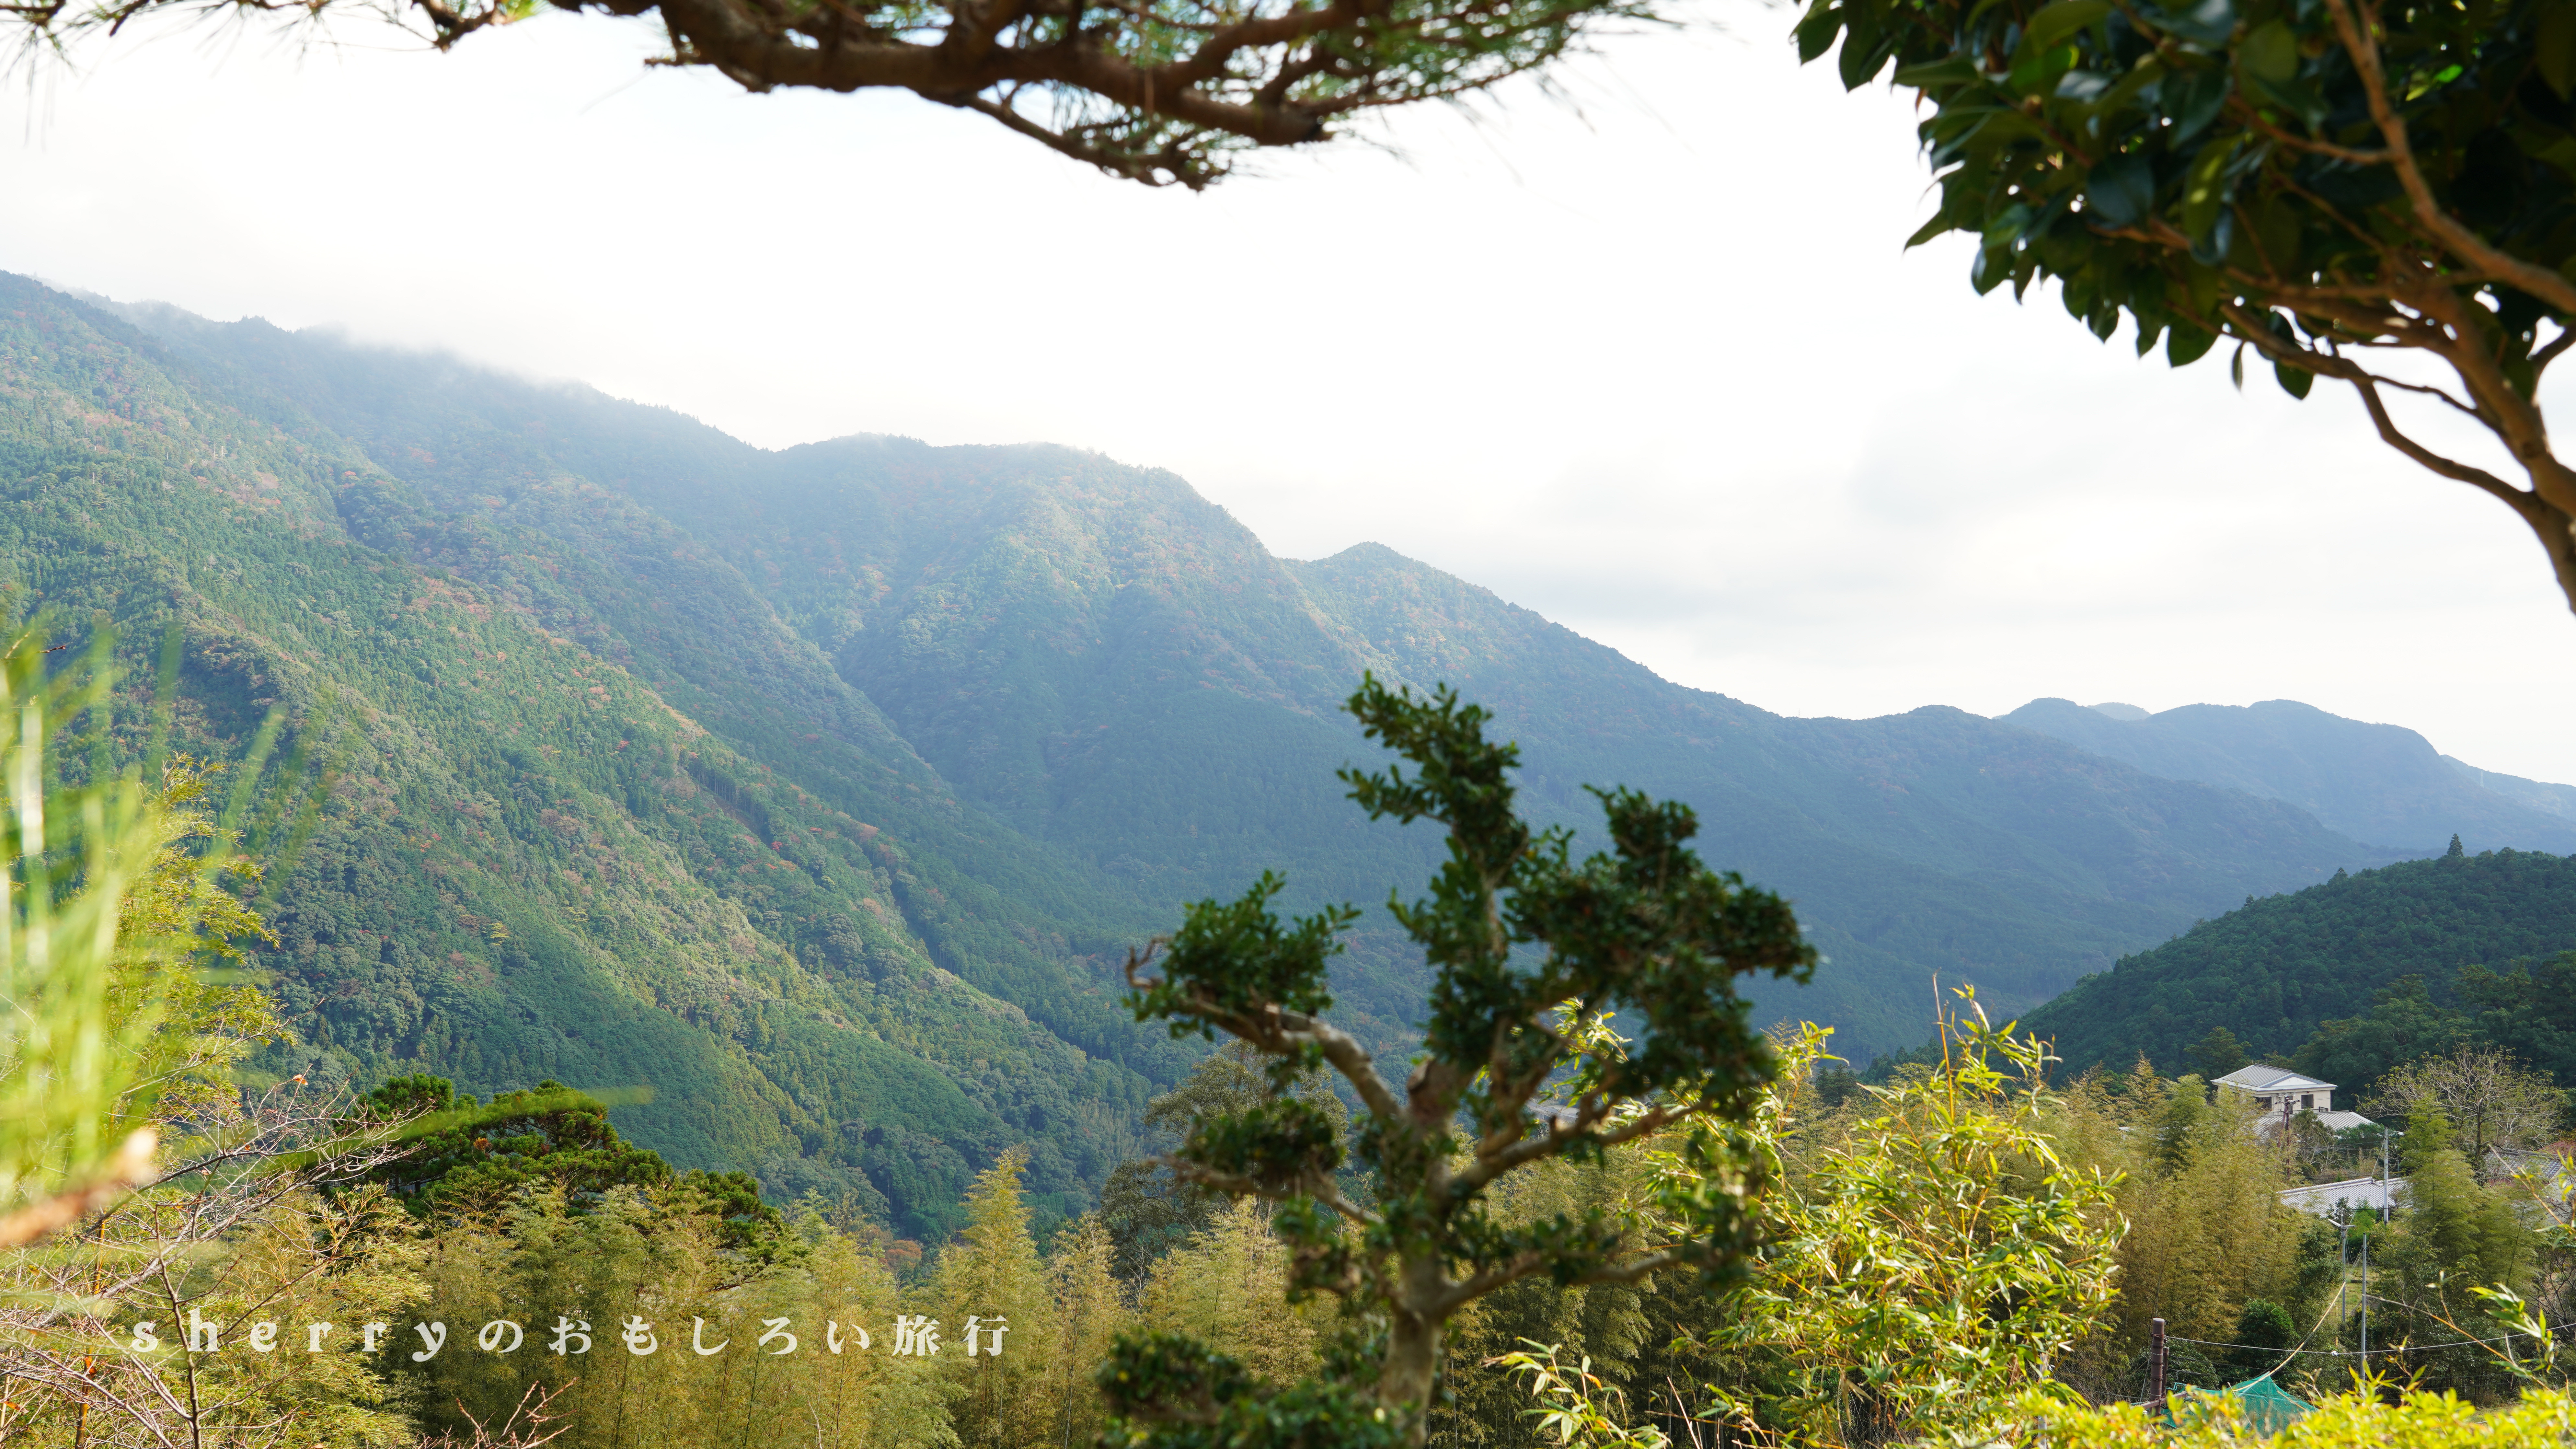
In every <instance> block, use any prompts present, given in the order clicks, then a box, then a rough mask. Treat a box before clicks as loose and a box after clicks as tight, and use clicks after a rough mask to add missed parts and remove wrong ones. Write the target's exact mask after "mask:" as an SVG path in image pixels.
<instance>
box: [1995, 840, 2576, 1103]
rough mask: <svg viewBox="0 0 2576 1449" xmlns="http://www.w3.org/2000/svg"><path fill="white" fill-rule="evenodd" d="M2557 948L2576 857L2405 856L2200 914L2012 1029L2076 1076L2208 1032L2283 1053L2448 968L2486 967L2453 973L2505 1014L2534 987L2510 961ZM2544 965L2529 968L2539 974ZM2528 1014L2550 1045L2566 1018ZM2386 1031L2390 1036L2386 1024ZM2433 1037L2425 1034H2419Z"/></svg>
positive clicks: (2435, 980) (2540, 990)
mask: <svg viewBox="0 0 2576 1449" xmlns="http://www.w3.org/2000/svg"><path fill="white" fill-rule="evenodd" d="M2570 948H2576V857H2566V856H2556V855H2543V854H2540V853H2538V852H2535V851H2517V850H2499V851H2491V852H2482V853H2480V854H2477V855H2473V856H2467V857H2464V858H2460V859H2452V860H2424V861H2408V862H2402V863H2400V864H2396V865H2390V866H2383V867H2381V868H2379V869H2377V870H2366V871H2360V872H2356V873H2354V874H2351V875H2349V876H2347V877H2345V878H2344V879H2341V880H2336V881H2330V882H2328V883H2327V884H2325V885H2321V886H2312V887H2310V888H2308V889H2306V890H2303V891H2299V892H2297V893H2295V894H2292V895H2283V896H2273V897H2269V898H2267V899H2263V900H2258V901H2255V902H2253V903H2252V904H2250V905H2247V906H2245V907H2243V908H2241V909H2239V910H2235V911H2231V912H2229V913H2227V914H2226V915H2224V916H2221V917H2219V918H2218V919H2216V920H2211V921H2204V922H2202V923H2201V924H2199V925H2197V926H2195V927H2193V928H2192V929H2191V930H2190V931H2188V932H2186V933H2184V934H2183V935H2182V936H2180V937H2177V938H2176V939H2174V940H2172V941H2170V942H2167V943H2166V944H2164V945H2162V946H2159V947H2157V948H2156V949H2155V950H2152V951H2148V952H2144V953H2142V954H2139V955H2136V956H2132V957H2128V958H2126V959H2124V960H2122V961H2121V962H2120V963H2119V964H2118V965H2117V966H2116V967H2115V968H2113V969H2112V970H2110V971H2108V972H2104V973H2102V974H2100V975H2096V976H2088V977H2086V978H2085V979H2083V980H2082V981H2080V982H2078V983H2076V985H2075V986H2074V987H2073V989H2071V990H2069V991H2067V992H2066V993H2065V994H2064V995H2063V996H2060V997H2058V998H2057V999H2056V1000H2054V1001H2051V1002H2049V1003H2048V1004H2047V1005H2046V1006H2044V1007H2042V1008H2040V1009H2039V1010H2037V1011H2034V1012H2032V1013H2031V1014H2030V1016H2029V1018H2028V1023H2027V1024H2028V1026H2029V1028H2030V1029H2031V1030H2034V1031H2037V1032H2039V1033H2041V1034H2042V1035H2045V1036H2052V1037H2054V1038H2055V1039H2056V1042H2057V1052H2058V1055H2059V1056H2061V1057H2063V1058H2065V1060H2066V1064H2067V1069H2068V1070H2070V1071H2077V1072H2080V1071H2083V1070H2084V1069H2086V1068H2087V1067H2091V1066H2094V1065H2097V1064H2100V1065H2104V1066H2108V1067H2110V1068H2112V1069H2114V1070H2118V1069H2125V1068H2126V1067H2127V1066H2128V1065H2129V1064H2130V1063H2131V1062H2133V1061H2135V1060H2136V1059H2137V1056H2138V1054H2139V1053H2140V1052H2144V1053H2145V1054H2146V1055H2147V1056H2148V1058H2149V1059H2150V1060H2153V1061H2156V1062H2161V1063H2169V1064H2173V1065H2180V1064H2182V1063H2183V1062H2184V1061H2185V1059H2186V1053H2187V1052H2189V1050H2190V1049H2191V1047H2192V1045H2193V1044H2194V1043H2195V1042H2198V1041H2200V1040H2202V1039H2203V1038H2205V1037H2207V1036H2208V1034H2209V1033H2210V1031H2211V1030H2212V1029H2214V1028H2220V1027H2224V1028H2225V1029H2227V1030H2228V1031H2230V1032H2232V1033H2234V1034H2235V1035H2236V1036H2237V1037H2238V1038H2239V1040H2240V1042H2241V1044H2242V1045H2243V1047H2244V1048H2245V1050H2246V1051H2247V1052H2248V1053H2249V1054H2251V1055H2254V1056H2256V1057H2262V1058H2266V1059H2271V1060H2283V1059H2286V1058H2287V1057H2288V1056H2289V1055H2290V1054H2291V1053H2293V1052H2297V1051H2300V1050H2301V1049H2302V1048H2303V1047H2304V1046H2305V1045H2306V1044H2307V1042H2308V1039H2309V1037H2310V1036H2311V1035H2313V1034H2315V1033H2316V1032H2317V1031H2318V1029H2319V1028H2320V1027H2321V1026H2323V1025H2324V1024H2325V1023H2327V1022H2329V1021H2337V1020H2339V1019H2345V1018H2360V1017H2365V1016H2368V1015H2370V1014H2371V1013H2372V1012H2374V1011H2375V1010H2377V1009H2378V1008H2376V1007H2374V1005H2373V1002H2374V999H2375V998H2376V997H2377V995H2378V993H2380V992H2381V991H2382V990H2384V989H2389V988H2395V987H2398V983H2399V981H2400V978H2402V977H2407V976H2417V977H2421V978H2423V980H2424V981H2425V982H2426V983H2431V984H2434V985H2436V986H2439V987H2441V988H2442V989H2444V990H2447V989H2448V988H2449V985H2450V983H2451V982H2452V981H2453V980H2454V979H2455V977H2456V976H2457V973H2459V972H2460V971H2461V970H2462V969H2463V968H2466V967H2471V966H2476V965H2479V964H2481V963H2483V964H2486V965H2488V966H2491V967H2499V968H2501V971H2500V973H2499V972H2488V973H2484V974H2480V975H2477V976H2475V977H2472V978H2468V979H2473V980H2475V981H2477V982H2478V983H2479V986H2478V989H2479V990H2481V991H2483V992H2488V993H2491V995H2490V997H2489V998H2488V999H2491V1000H2495V1001H2497V1002H2499V1003H2501V1004H2500V1005H2499V1006H2497V1007H2495V1008H2493V1009H2496V1010H2500V1011H2504V1012H2506V1013H2507V1014H2508V1015H2510V1014H2511V1013H2512V1012H2513V1011H2515V1010H2516V1009H2518V1004H2519V1003H2521V1002H2524V1001H2526V1000H2537V999H2539V998H2541V997H2543V996H2544V995H2545V994H2546V987H2545V986H2544V985H2543V984H2542V983H2541V982H2539V981H2534V980H2532V979H2531V977H2530V975H2529V972H2528V969H2527V968H2524V976H2523V978H2522V979H2521V981H2520V982H2516V981H2515V980H2514V978H2513V976H2512V972H2513V970H2514V969H2516V968H2514V967H2513V965H2512V963H2515V962H2521V961H2531V960H2546V959H2548V958H2551V957H2554V956H2556V955H2557V954H2558V953H2560V952H2562V951H2566V950H2569V949H2570ZM2555 969H2556V968H2555V967H2554V966H2553V967H2550V968H2545V971H2544V975H2545V974H2546V972H2547V971H2554V970H2555ZM2546 979H2548V980H2556V979H2558V978H2557V977H2555V976H2547V978H2546ZM2400 990H2401V994H2402V993H2403V992H2404V991H2407V990H2412V988H2400ZM2493 993H2500V994H2493ZM2543 1007H2544V1009H2543V1012H2542V1013H2541V1014H2540V1015H2539V1017H2538V1018H2537V1020H2538V1021H2539V1022H2540V1023H2542V1024H2541V1025H2539V1026H2535V1027H2534V1028H2532V1031H2533V1032H2534V1035H2533V1036H2532V1038H2531V1041H2532V1042H2533V1044H2535V1045H2538V1044H2546V1043H2554V1042H2556V1041H2557V1040H2558V1038H2557V1037H2555V1036H2551V1035H2545V1034H2544V1033H2547V1032H2555V1031H2559V1030H2563V1028H2561V1027H2557V1026H2553V1025H2548V1024H2549V1023H2557V1022H2562V1021H2568V1020H2569V1018H2568V1015H2567V1009H2566V1008H2565V1007H2563V1006H2560V1005H2557V1004H2555V1003H2554V1002H2543ZM2398 1009H2399V1010H2401V1011H2403V1012H2405V1013H2410V1014H2411V1013H2414V1012H2415V1010H2416V1008H2414V1007H2412V1006H2402V1007H2401V1008H2398ZM2409 1019H2410V1022H2411V1021H2412V1020H2413V1019H2414V1018H2413V1017H2412V1016H2411V1015H2410V1018H2409ZM2423 1025H2424V1027H2425V1029H2433V1028H2434V1026H2435V1023H2434V1021H2433V1020H2432V1019H2431V1018H2424V1019H2423ZM2389 1029H2390V1030H2392V1031H2395V1030H2397V1029H2398V1028H2397V1026H2396V1024H2395V1023H2393V1022H2392V1023H2391V1025H2390V1028H2389ZM2404 1029H2405V1030H2406V1031H2409V1032H2412V1031H2415V1030H2417V1027H2416V1026H2414V1025H2411V1024H2410V1025H2407V1026H2405V1028H2404ZM2372 1030H2373V1031H2376V1030H2378V1028H2372ZM2438 1036H2439V1032H2438V1031H2436V1032H2435V1037H2434V1038H2428V1039H2438ZM2410 1049H2411V1048H2410ZM2336 1050H2337V1053H2338V1054H2337V1055H2336V1056H2335V1057H2334V1058H2333V1060H2334V1061H2336V1062H2338V1063H2341V1062H2344V1061H2362V1060H2365V1057H2364V1054H2363V1053H2362V1052H2361V1051H2360V1050H2359V1049H2358V1048H2356V1049H2355V1050H2354V1051H2352V1052H2348V1053H2347V1052H2344V1051H2343V1049H2342V1048H2337V1049H2336ZM2320 1060H2322V1059H2320ZM2366 1060H2367V1061H2371V1062H2379V1061H2382V1058H2381V1057H2380V1056H2376V1055H2373V1056H2368V1057H2367V1058H2366ZM2533 1060H2535V1061H2539V1060H2540V1059H2539V1058H2537V1057H2535V1058H2534V1059H2533ZM2553 1060H2554V1059H2553ZM2387 1065H2394V1063H2393V1062H2384V1063H2383V1065H2381V1066H2379V1067H2377V1068H2375V1069H2373V1068H2369V1067H2367V1066H2365V1067H2362V1068H2354V1067H2347V1066H2337V1067H2336V1069H2335V1070H2338V1071H2357V1070H2369V1071H2371V1074H2372V1075H2375V1074H2376V1071H2377V1070H2384V1069H2385V1066H2387ZM2302 1070H2307V1068H2305V1067H2303V1068H2302ZM2326 1079H2327V1080H2329V1081H2333V1082H2336V1083H2338V1084H2341V1085H2343V1086H2345V1087H2347V1088H2350V1087H2357V1086H2360V1085H2362V1084H2363V1083H2364V1082H2366V1081H2367V1080H2368V1078H2367V1077H2362V1078H2358V1079H2357V1078H2356V1077H2355V1076H2336V1075H2331V1074H2329V1075H2327V1078H2326ZM2337 1105H2338V1106H2341V1105H2344V1103H2343V1102H2341V1101H2340V1100H2339V1101H2338V1103H2337Z"/></svg>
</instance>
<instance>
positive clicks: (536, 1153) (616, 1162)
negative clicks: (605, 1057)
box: [367, 1073, 787, 1250]
mask: <svg viewBox="0 0 2576 1449" xmlns="http://www.w3.org/2000/svg"><path fill="white" fill-rule="evenodd" d="M367 1106H368V1109H369V1110H370V1111H371V1112H372V1113H373V1114H375V1115H376V1116H378V1117H380V1118H387V1119H402V1118H411V1119H416V1121H415V1122H414V1124H413V1126H412V1128H411V1129H410V1130H411V1134H412V1135H411V1136H410V1138H409V1143H410V1150H409V1151H407V1152H406V1153H404V1154H403V1156H401V1157H400V1158H398V1159H396V1160H394V1161H392V1162H390V1163H388V1164H386V1165H385V1166H384V1167H383V1168H381V1169H379V1170H378V1171H377V1172H376V1173H375V1174H374V1176H375V1177H376V1178H377V1179H378V1180H380V1181H382V1182H384V1183H385V1184H386V1185H387V1186H388V1187H390V1188H391V1189H392V1191H393V1192H394V1194H395V1196H396V1197H397V1198H399V1199H400V1200H401V1201H402V1202H403V1203H404V1205H405V1206H407V1207H409V1208H410V1209H411V1210H412V1211H413V1212H414V1213H416V1214H420V1215H423V1216H450V1215H462V1214H469V1213H475V1212H482V1211H489V1210H492V1209H495V1208H498V1207H501V1206H503V1205H504V1204H506V1203H508V1202H510V1201H512V1200H513V1199H515V1198H517V1197H519V1196H520V1195H521V1194H522V1193H524V1192H525V1191H526V1190H527V1189H528V1188H530V1187H534V1186H538V1185H544V1184H550V1185H552V1186H553V1187H555V1188H557V1189H559V1190H560V1191H561V1192H562V1194H563V1197H564V1200H565V1202H566V1203H567V1204H568V1205H569V1206H570V1207H572V1209H573V1210H574V1211H579V1210H581V1208H582V1207H583V1206H584V1205H586V1204H589V1203H594V1202H596V1201H598V1200H599V1198H600V1197H601V1196H602V1195H603V1194H605V1193H607V1192H608V1191H609V1189H611V1188H617V1187H633V1188H643V1189H659V1188H669V1189H671V1190H672V1193H673V1197H672V1201H673V1202H674V1204H675V1205H676V1206H678V1207H680V1208H682V1209H683V1210H687V1211H693V1212H698V1213H702V1214H704V1215H706V1216H707V1217H709V1218H711V1219H713V1220H714V1221H715V1223H716V1224H717V1228H716V1234H717V1240H718V1242H719V1244H720V1245H721V1246H723V1247H726V1248H734V1249H745V1250H760V1249H763V1248H766V1247H768V1246H771V1245H774V1244H775V1243H776V1242H777V1241H778V1240H779V1238H780V1237H781V1235H782V1234H783V1233H784V1232H785V1231H786V1225H787V1224H786V1218H785V1216H784V1215H783V1214H781V1213H780V1212H779V1211H778V1209H776V1208H774V1207H771V1206H770V1205H769V1204H767V1203H765V1202H763V1201H761V1197H760V1183H759V1180H758V1179H756V1178H754V1177H753V1176H752V1175H751V1174H750V1173H747V1172H690V1173H687V1174H685V1175H677V1174H674V1173H673V1172H672V1170H671V1165H670V1164H669V1163H667V1162H665V1161H663V1160H662V1155H661V1154H660V1153H658V1152H654V1151H652V1150H651V1149H649V1148H643V1147H637V1146H635V1145H634V1144H632V1143H630V1142H628V1141H626V1140H625V1139H624V1138H623V1137H621V1136H619V1135H618V1132H617V1128H616V1127H614V1126H613V1125H611V1124H610V1122H609V1120H608V1107H607V1104H605V1103H603V1102H601V1101H600V1100H599V1099H598V1098H596V1097H593V1096H591V1095H589V1094H588V1093H584V1092H576V1091H573V1090H572V1089H570V1088H568V1087H566V1086H565V1085H564V1084H563V1083H561V1082H555V1081H545V1082H539V1083H538V1084H537V1085H536V1086H535V1088H534V1089H532V1090H528V1091H519V1092H503V1093H500V1094H499V1095H497V1096H495V1097H493V1099H492V1100H491V1101H489V1102H485V1103H477V1102H476V1101H475V1100H474V1095H473V1094H472V1093H471V1092H459V1091H457V1090H456V1084H455V1083H453V1082H450V1081H448V1080H447V1079H446V1078H444V1077H436V1076H431V1075H428V1074H427V1073H420V1074H415V1075H412V1076H405V1077H396V1078H393V1079H392V1080H390V1081H388V1082H386V1083H384V1084H383V1085H381V1086H379V1087H377V1088H376V1089H375V1090H374V1091H372V1092H369V1093H368V1094H367Z"/></svg>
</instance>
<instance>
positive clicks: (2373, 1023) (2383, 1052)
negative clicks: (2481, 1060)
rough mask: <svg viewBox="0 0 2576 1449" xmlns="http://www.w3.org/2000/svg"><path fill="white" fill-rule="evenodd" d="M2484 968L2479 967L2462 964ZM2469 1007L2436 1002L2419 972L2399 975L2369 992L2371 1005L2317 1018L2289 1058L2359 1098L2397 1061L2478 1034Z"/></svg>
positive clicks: (2403, 1061)
mask: <svg viewBox="0 0 2576 1449" xmlns="http://www.w3.org/2000/svg"><path fill="white" fill-rule="evenodd" d="M2466 969H2482V968H2466ZM2476 1036H2477V1032H2476V1028H2475V1027H2474V1026H2473V1025H2472V1024H2471V1023H2470V1020H2469V1016H2468V1013H2466V1012H2463V1011H2457V1010H2453V1009H2451V1008H2448V1007H2444V1006H2442V1005H2440V1004H2438V1003H2436V1002H2435V1001H2434V1000H2433V998H2432V996H2431V994H2430V993H2428V992H2427V991H2426V990H2425V989H2424V978H2423V977H2421V976H2401V977H2399V978H2397V980H2396V981H2394V982H2392V983H2390V984H2389V985H2387V986H2384V987H2381V988H2380V989H2379V990H2378V991H2377V992H2374V993H2373V994H2372V996H2371V1001H2370V1010H2369V1011H2367V1012H2365V1013H2363V1014H2362V1015H2359V1016H2348V1017H2341V1018H2338V1019H2336V1020H2333V1021H2325V1022H2320V1023H2318V1024H2317V1032H2316V1035H2314V1036H2312V1037H2309V1038H2308V1040H2307V1042H2306V1044H2305V1045H2303V1046H2301V1047H2300V1048H2299V1050H2298V1052H2297V1054H2296V1055H2294V1056H2292V1057H2291V1058H2290V1064H2291V1065H2292V1066H2294V1067H2296V1068H2298V1069H2299V1070H2300V1071H2303V1072H2305V1073H2307V1074H2308V1075H2309V1076H2312V1077H2316V1078H2318V1079H2320V1080H2322V1081H2328V1082H2333V1083H2336V1084H2337V1085H2338V1086H2340V1087H2342V1088H2344V1089H2345V1090H2347V1091H2349V1092H2351V1093H2352V1094H2353V1096H2354V1098H2355V1099H2356V1100H2357V1099H2358V1098H2359V1097H2360V1095H2361V1094H2363V1093H2365V1092H2367V1091H2369V1090H2370V1088H2371V1087H2372V1085H2373V1084H2375V1083H2377V1082H2378V1080H2379V1079H2380V1078H2381V1077H2382V1076H2385V1075H2387V1073H2388V1072H2389V1071H2390V1070H2391V1069H2393V1068H2396V1067H2402V1066H2404V1065H2405V1064H2407V1063H2408V1062H2411V1061H2414V1060H2415V1059H2416V1058H2418V1057H2430V1056H2439V1055H2441V1054H2442V1053H2444V1052H2447V1051H2449V1050H2451V1049H2452V1048H2453V1047H2456V1046H2459V1045H2461V1044H2462V1043H2465V1042H2469V1041H2473V1040H2475V1039H2476Z"/></svg>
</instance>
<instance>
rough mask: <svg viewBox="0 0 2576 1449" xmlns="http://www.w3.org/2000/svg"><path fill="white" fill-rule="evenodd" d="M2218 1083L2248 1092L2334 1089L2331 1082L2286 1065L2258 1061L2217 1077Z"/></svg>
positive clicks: (2325, 1090)
mask: <svg viewBox="0 0 2576 1449" xmlns="http://www.w3.org/2000/svg"><path fill="white" fill-rule="evenodd" d="M2218 1085H2220V1086H2222V1087H2242V1088H2243V1089H2245V1090H2246V1091H2248V1092H2331V1091H2333V1090H2334V1089H2335V1084H2334V1083H2332V1082H2320V1081H2318V1080H2317V1079H2316V1078H2314V1077H2307V1076H2301V1075H2300V1074H2299V1073H2297V1072H2294V1071H2291V1070H2290V1069H2289V1068H2288V1067H2267V1066H2264V1065H2263V1064H2262V1063H2260V1062H2257V1063H2255V1064H2254V1065H2253V1066H2250V1067H2238V1068H2237V1069H2236V1070H2234V1071H2232V1072H2229V1073H2228V1074H2227V1075H2226V1076H2223V1077H2221V1078H2219V1079H2218Z"/></svg>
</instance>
